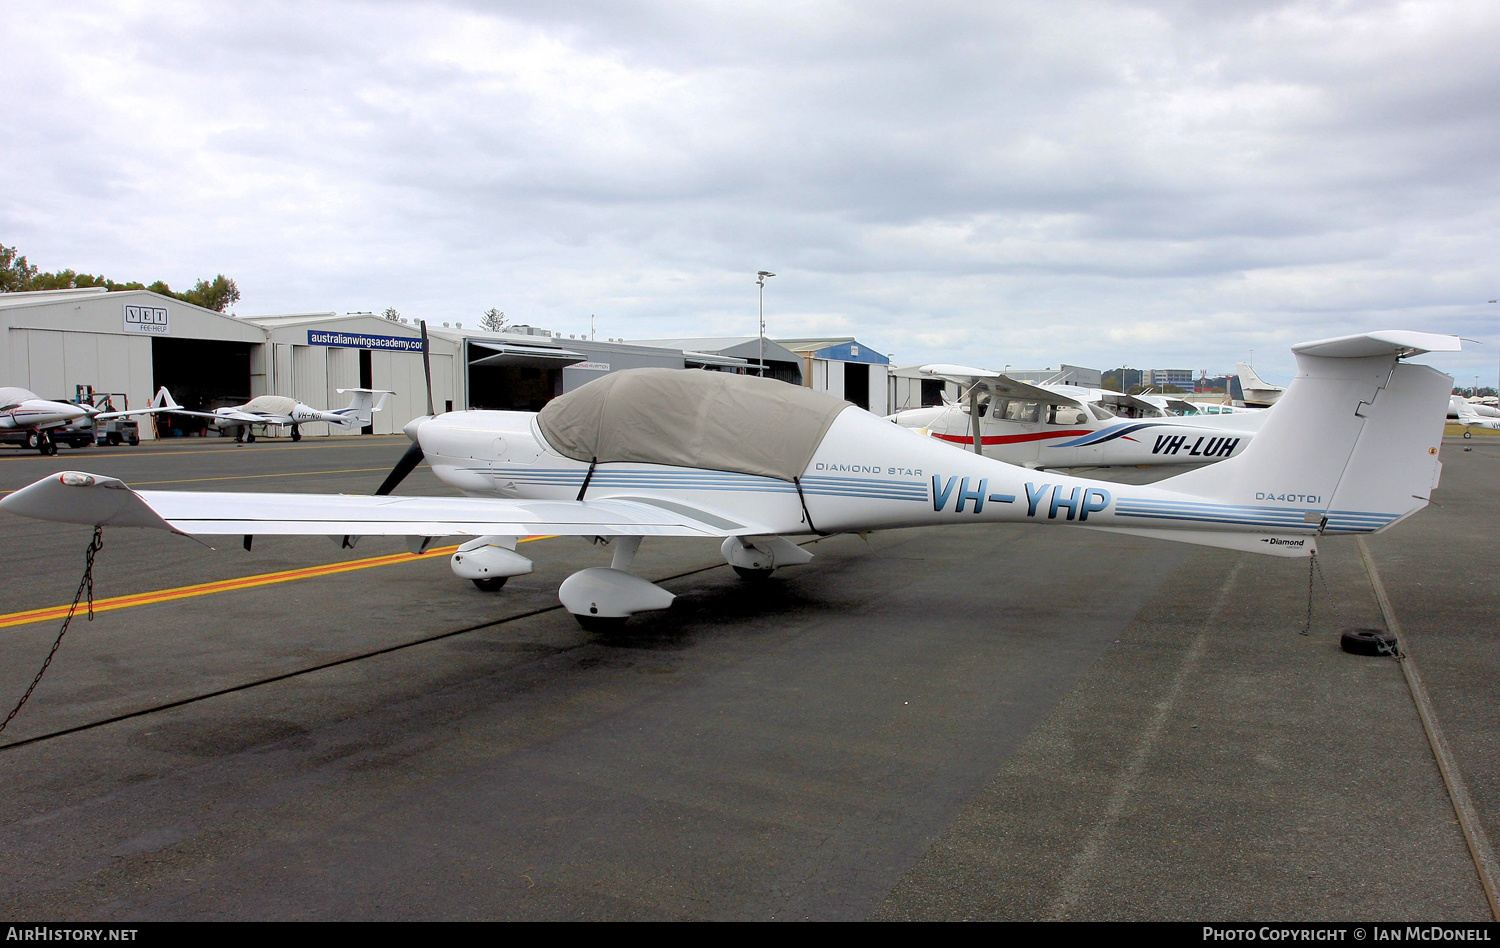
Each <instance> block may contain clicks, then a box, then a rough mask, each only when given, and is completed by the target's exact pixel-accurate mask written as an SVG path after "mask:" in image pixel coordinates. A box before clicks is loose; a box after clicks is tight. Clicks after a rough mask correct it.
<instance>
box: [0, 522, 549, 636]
mask: <svg viewBox="0 0 1500 948" xmlns="http://www.w3.org/2000/svg"><path fill="white" fill-rule="evenodd" d="M545 539H547V537H545V536H535V537H525V538H523V539H522V540H521V542H522V543H529V542H531V541H532V540H545ZM457 549H458V545H457V544H454V545H453V546H442V547H436V548H434V549H431V550H428V551H427V552H426V553H419V554H415V555H413V554H411V553H391V554H388V555H385V556H371V557H368V558H366V559H362V560H346V561H344V562H342V563H326V564H324V565H322V566H304V567H302V568H301V569H287V570H280V571H278V572H275V573H256V574H254V575H252V576H239V577H236V578H234V579H221V580H218V581H216V582H212V583H197V584H195V585H192V586H178V587H176V588H175V589H158V590H156V591H154V592H144V593H135V594H133V595H129V596H112V597H110V598H108V599H95V600H94V611H95V612H108V611H110V610H112V609H129V608H131V607H132V606H150V605H155V604H156V603H159V602H173V601H175V600H178V599H191V598H193V597H194V596H210V595H213V594H214V593H221V592H233V591H235V590H237V589H252V588H254V587H256V586H271V585H275V584H276V583H289V582H293V581H295V580H299V579H313V578H315V577H318V576H332V575H335V574H337V573H352V572H354V571H355V570H360V569H370V568H371V567H375V566H391V565H393V564H395V563H409V562H411V561H412V560H420V559H430V558H432V557H436V556H447V555H449V554H451V553H453V552H454V551H455V550H457ZM78 608H79V610H80V611H83V610H84V608H85V607H84V606H83V605H82V604H80V605H79V607H78ZM68 609H69V607H68V606H48V607H46V608H44V609H29V610H27V611H25V612H10V613H6V614H4V615H0V629H7V628H10V627H11V626H16V625H30V624H31V623H33V622H46V621H48V620H50V619H61V618H62V617H63V616H65V615H67V614H68Z"/></svg>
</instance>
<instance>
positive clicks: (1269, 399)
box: [1234, 362, 1286, 408]
mask: <svg viewBox="0 0 1500 948" xmlns="http://www.w3.org/2000/svg"><path fill="white" fill-rule="evenodd" d="M1234 368H1235V370H1236V372H1237V374H1238V375H1239V377H1240V400H1241V401H1243V402H1244V403H1245V407H1247V408H1270V407H1271V406H1272V405H1274V404H1276V401H1277V399H1279V398H1281V396H1282V394H1283V393H1285V392H1286V389H1285V388H1282V387H1281V386H1280V385H1272V384H1271V383H1270V382H1267V381H1265V380H1264V379H1262V378H1261V377H1260V376H1259V375H1256V374H1255V370H1254V369H1252V368H1250V366H1249V365H1248V364H1247V363H1244V362H1236V363H1235V364H1234Z"/></svg>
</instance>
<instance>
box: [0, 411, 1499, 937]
mask: <svg viewBox="0 0 1500 948" xmlns="http://www.w3.org/2000/svg"><path fill="white" fill-rule="evenodd" d="M405 447H406V441H405V439H403V438H400V437H395V438H381V437H362V438H334V439H307V440H305V441H303V442H301V443H300V444H295V445H294V444H292V443H290V442H285V441H280V442H278V441H265V440H262V441H258V442H257V443H256V444H253V445H240V446H236V445H233V444H232V443H229V442H225V441H217V440H209V441H196V440H195V441H184V442H174V443H161V444H146V445H142V446H140V447H137V448H129V447H121V448H107V449H84V450H83V451H80V452H70V451H69V450H68V449H63V452H62V453H61V454H60V455H59V456H58V457H56V458H41V457H39V456H36V455H33V454H29V453H25V452H21V451H18V450H17V451H0V490H13V489H15V488H17V487H20V486H23V485H24V484H26V483H30V482H31V481H33V480H35V479H37V478H38V477H41V476H43V475H44V474H46V473H48V472H51V471H57V470H64V469H77V470H87V471H93V472H96V473H103V474H110V475H114V476H118V477H121V478H123V479H125V480H126V481H127V483H131V484H133V485H136V486H146V485H150V486H157V487H162V488H168V487H170V488H181V489H216V490H224V489H233V490H241V489H244V490H256V491H269V490H297V491H328V492H337V491H345V492H369V491H371V490H373V489H374V488H375V486H376V485H378V484H379V483H380V481H381V479H382V478H383V476H384V474H385V472H386V470H388V469H389V468H390V466H391V465H392V464H394V463H395V461H396V459H397V457H399V456H400V454H401V452H402V451H403V450H404V448H405ZM1443 460H1444V463H1445V471H1444V477H1443V483H1442V486H1441V488H1440V489H1439V490H1438V492H1437V493H1436V494H1435V495H1434V499H1435V500H1436V501H1437V503H1436V504H1434V505H1433V506H1431V507H1429V508H1428V509H1427V510H1425V511H1423V512H1421V513H1419V514H1417V515H1416V516H1415V517H1413V518H1411V519H1410V520H1408V521H1407V522H1405V523H1403V524H1400V525H1398V526H1397V527H1396V528H1394V529H1393V530H1391V531H1390V532H1388V533H1386V534H1383V535H1381V536H1378V537H1374V538H1370V539H1368V540H1367V541H1366V543H1367V544H1368V547H1369V550H1370V552H1371V554H1372V558H1373V560H1374V562H1375V564H1376V566H1377V569H1378V571H1379V575H1380V577H1381V579H1382V580H1383V582H1384V585H1385V588H1386V591H1387V593H1388V594H1389V597H1390V600H1391V602H1392V605H1393V608H1394V609H1395V611H1396V614H1397V615H1398V617H1399V620H1400V622H1401V624H1402V626H1403V631H1404V633H1405V637H1404V641H1403V644H1404V645H1405V646H1406V647H1407V649H1408V650H1409V653H1410V654H1411V655H1412V656H1413V660H1414V661H1415V662H1416V663H1418V666H1419V667H1420V670H1421V674H1422V677H1423V678H1424V679H1425V681H1426V683H1427V688H1428V690H1429V692H1430V693H1431V697H1432V703H1433V706H1434V710H1435V713H1436V716H1437V719H1438V720H1439V721H1440V722H1441V726H1442V728H1443V730H1444V731H1445V733H1446V734H1447V737H1448V740H1449V741H1450V743H1451V745H1452V747H1453V751H1454V755H1455V758H1456V760H1457V762H1458V764H1459V770H1460V776H1461V778H1462V780H1463V781H1464V783H1465V785H1466V786H1467V788H1468V791H1469V792H1470V793H1471V794H1472V796H1473V798H1474V801H1475V804H1476V808H1477V810H1478V811H1479V814H1480V818H1481V823H1482V826H1481V830H1482V832H1483V833H1484V834H1485V835H1486V836H1487V838H1488V839H1494V838H1495V834H1496V833H1497V832H1500V826H1497V825H1495V820H1496V818H1497V817H1496V814H1497V812H1500V809H1497V807H1500V742H1497V739H1496V737H1495V735H1496V734H1497V733H1500V728H1497V724H1500V721H1497V717H1500V697H1497V694H1496V689H1495V688H1494V687H1493V684H1492V683H1493V681H1494V680H1495V673H1496V670H1497V669H1496V665H1497V657H1496V655H1497V653H1496V641H1495V640H1496V637H1497V630H1496V629H1495V625H1494V622H1493V619H1492V617H1493V616H1494V615H1495V614H1496V607H1497V605H1500V603H1497V599H1500V584H1496V583H1495V582H1494V580H1493V578H1492V577H1493V576H1494V574H1495V569H1496V566H1497V550H1496V548H1495V544H1494V541H1493V537H1494V536H1495V535H1496V532H1497V527H1500V503H1497V500H1496V486H1497V472H1500V468H1497V465H1500V439H1486V438H1475V439H1474V440H1473V441H1464V440H1462V439H1458V438H1450V439H1447V440H1446V441H1445V443H1444V446H1443ZM1116 476H1119V477H1121V478H1122V479H1135V480H1143V479H1151V478H1152V477H1154V476H1155V475H1154V473H1152V472H1142V471H1134V470H1132V471H1125V472H1121V473H1120V474H1118V475H1116ZM401 492H403V493H446V492H447V491H446V489H445V488H444V487H443V486H442V485H441V484H439V483H438V482H437V481H436V479H435V478H433V477H432V475H431V474H430V473H429V472H428V471H427V470H426V468H425V467H424V468H419V469H418V470H417V471H416V472H415V473H413V474H412V476H411V477H410V478H408V480H407V482H406V483H405V484H403V486H402V488H401ZM88 538H89V530H88V529H86V528H68V527H63V528H59V527H56V526H54V525H45V524H40V523H35V522H31V521H23V520H20V519H17V518H13V517H10V516H8V515H0V557H3V562H4V563H5V564H6V565H5V582H4V584H3V587H0V613H3V615H0V701H3V702H4V704H5V707H4V708H3V709H0V714H3V713H4V712H5V711H8V710H9V708H10V706H11V705H12V704H13V703H14V701H15V700H16V699H17V698H19V696H20V695H21V693H22V692H23V691H24V690H25V688H26V686H27V684H28V683H29V682H30V681H31V679H32V676H33V675H34V674H35V673H36V670H37V668H38V667H39V665H40V664H41V662H42V660H43V659H44V658H45V656H46V654H47V650H48V649H49V647H50V646H51V644H52V641H53V639H54V638H55V636H56V634H57V630H58V627H59V625H60V622H61V618H60V617H57V616H53V617H50V618H44V619H40V620H38V621H31V622H25V623H19V620H18V619H16V618H13V617H12V618H10V619H9V620H7V617H11V616H13V614H14V613H18V612H21V611H23V610H31V609H41V608H45V607H54V606H58V605H66V604H67V603H68V602H69V601H70V600H71V599H72V596H73V593H74V590H75V588H76V586H77V583H78V580H79V576H80V573H81V570H82V564H83V549H84V547H85V545H86V543H87V541H88ZM403 549H404V547H403V546H402V545H401V544H399V543H397V542H393V541H379V542H377V541H370V540H367V541H365V542H363V543H361V544H360V545H359V546H358V547H357V548H356V549H354V550H352V551H351V550H340V549H338V548H336V547H335V546H334V545H333V544H332V543H329V542H328V541H326V540H321V539H297V538H263V539H257V541H256V543H255V545H254V548H253V551H251V552H246V551H245V550H243V549H241V547H240V545H239V543H238V542H237V541H234V542H232V543H229V544H227V545H224V546H223V547H221V548H219V549H216V550H211V549H208V548H206V547H204V546H202V545H200V544H198V543H195V542H193V541H190V540H187V539H184V538H180V537H173V536H169V535H165V534H159V533H155V532H151V531H125V530H113V531H107V532H106V535H105V545H104V548H103V550H102V551H101V552H100V553H99V556H98V561H97V567H96V572H95V596H96V597H97V598H98V599H99V600H100V601H101V604H103V601H104V600H108V599H114V598H117V597H126V596H135V597H138V598H137V599H135V600H132V601H128V602H118V603H116V605H117V606H118V607H116V608H111V609H108V610H104V609H101V610H100V611H99V612H98V613H97V614H96V616H95V618H94V620H93V621H92V622H89V621H86V620H85V619H83V618H82V617H80V618H78V619H76V620H75V621H74V623H73V626H72V628H71V630H70V631H69V633H68V636H67V638H66V639H65V641H64V643H63V645H62V647H61V649H60V650H59V652H58V655H57V658H56V660H55V661H54V663H53V665H52V667H51V668H50V670H49V671H48V672H47V675H46V677H45V678H44V680H43V681H42V683H41V685H40V686H39V687H38V688H37V690H36V692H35V694H34V696H33V697H32V699H31V700H30V702H29V703H28V704H27V705H26V707H25V708H24V709H23V710H22V712H21V713H20V715H19V716H18V717H17V718H16V720H15V721H14V722H13V723H12V724H11V725H10V727H9V728H8V729H7V730H6V731H5V732H4V733H3V734H0V791H3V792H0V852H4V853H5V854H6V858H5V859H4V860H0V915H3V916H4V917H5V918H6V919H11V920H28V921H36V920H53V919H55V920H101V921H103V920H144V919H434V918H440V919H446V918H474V919H676V918H685V919H866V918H876V919H934V918H940V919H1046V918H1056V919H1191V920H1205V919H1215V920H1238V919H1247V920H1269V919H1275V920H1330V921H1336V920H1394V921H1411V920H1422V921H1469V920H1487V919H1489V918H1490V915H1489V909H1488V907H1487V904H1486V902H1485V898H1484V895H1483V892H1482V890H1481V888H1480V884H1479V880H1478V876H1477V875H1476V871H1475V867H1474V862H1473V859H1472V858H1471V856H1470V852H1469V849H1468V847H1467V846H1466V844H1465V842H1464V839H1463V837H1462V836H1461V834H1460V831H1459V828H1458V826H1457V823H1456V820H1455V814H1454V809H1453V806H1452V803H1451V802H1450V798H1449V795H1448V793H1447V791H1446V790H1445V788H1444V784H1443V781H1442V778H1441V776H1440V774H1439V772H1438V770H1437V767H1436V765H1435V764H1434V758H1433V754H1432V751H1431V749H1430V748H1429V746H1428V743H1427V739H1426V737H1425V736H1424V732H1423V730H1422V728H1421V725H1420V723H1419V720H1418V716H1417V712H1416V710H1415V708H1414V705H1413V702H1412V698H1411V696H1410V694H1409V693H1408V690H1407V687H1406V684H1405V681H1404V678H1403V676H1402V673H1401V669H1400V666H1399V665H1398V663H1397V662H1396V661H1394V660H1392V659H1389V658H1369V657H1359V656H1353V655H1348V654H1346V653H1344V652H1342V651H1340V649H1339V647H1338V634H1339V631H1340V629H1341V628H1342V627H1344V626H1350V625H1358V626H1368V625H1380V624H1382V623H1381V614H1380V611H1379V608H1378V606H1377V604H1376V600H1375V598H1374V595H1373V593H1372V587H1371V583H1370V579H1369V577H1368V575H1367V573H1366V571H1365V569H1364V567H1363V565H1362V564H1361V560H1360V556H1359V551H1358V548H1357V546H1356V543H1355V541H1354V540H1353V539H1348V538H1338V539H1327V540H1325V541H1324V546H1323V550H1324V552H1323V555H1322V557H1321V559H1322V561H1323V568H1324V571H1325V573H1326V578H1327V582H1328V588H1327V590H1326V591H1325V589H1324V588H1323V587H1322V586H1321V585H1318V584H1315V586H1314V589H1315V593H1316V595H1315V597H1314V615H1313V623H1312V630H1311V634H1309V635H1306V636H1304V635H1301V634H1299V633H1300V631H1301V630H1302V628H1303V625H1304V620H1305V618H1306V613H1307V603H1308V599H1307V590H1308V583H1309V576H1308V572H1307V565H1306V563H1305V562H1303V561H1295V560H1281V559H1272V558H1268V557H1257V556H1253V555H1249V554H1235V553H1229V552H1221V551H1214V550H1207V549H1204V548H1198V547H1190V546H1185V545H1179V544H1169V543H1162V542H1155V541H1149V540H1145V539H1130V538H1124V537H1119V536H1111V535H1105V534H1095V533H1092V532H1089V531H1086V530H1068V529H1048V528H1044V527H1033V526H1022V525H1017V526H1002V527H995V526H989V527H979V528H957V527H955V528H945V529H926V530H900V531H890V532H886V533H877V534H873V535H871V536H868V537H863V538H862V537H857V536H850V537H834V538H830V539H826V540H822V541H819V542H817V543H815V544H814V545H813V546H811V547H810V549H811V550H812V551H813V552H814V553H815V554H816V558H815V560H814V561H813V563H811V564H809V565H807V566H804V567H796V568H791V569H786V570H783V571H780V572H778V573H777V574H776V576H775V577H773V578H772V579H771V580H770V581H768V582H765V583H760V584H750V583H745V582H743V581H741V580H739V579H738V578H737V577H736V576H735V575H734V574H733V572H732V571H731V570H729V568H728V567H727V566H724V565H723V563H722V560H721V559H720V558H719V556H718V552H717V544H716V543H712V542H708V541H676V540H662V541H656V542H651V541H648V542H647V543H646V544H644V545H643V547H642V549H641V553H640V555H639V556H638V558H637V560H636V570H637V571H638V572H640V573H641V574H642V575H644V576H646V577H647V578H648V579H652V580H654V581H659V582H662V583H663V585H665V586H666V587H667V588H668V589H670V590H672V591H673V592H674V593H676V594H677V595H678V599H677V601H676V603H675V604H674V605H673V607H672V608H671V609H670V610H668V611H666V612H662V613H656V614H649V615H643V616H638V617H636V618H635V619H633V620H631V623H630V624H629V625H628V626H627V627H626V631H625V632H624V633H623V634H618V635H614V636H604V637H601V636H598V635H593V634H590V633H586V632H584V631H583V630H582V629H580V628H579V627H578V625H577V624H576V623H575V622H574V620H573V619H572V617H570V616H569V615H568V614H567V613H566V612H564V611H563V610H562V609H561V608H560V607H559V606H558V605H557V599H556V589H557V586H558V584H559V583H560V582H561V581H562V579H563V578H565V577H566V576H567V575H568V574H570V573H571V572H573V571H575V570H577V569H580V568H583V567H586V566H593V565H607V563H608V561H609V557H610V550H609V549H608V548H597V547H592V546H590V545H588V544H587V543H585V542H583V541H580V540H577V539H564V538H556V539H541V540H535V541H532V542H529V543H527V544H525V545H523V546H522V547H521V549H522V551H523V552H525V553H526V554H527V555H528V556H530V557H532V558H533V559H534V560H535V562H536V572H534V573H532V574H530V575H528V576H523V577H518V578H516V579H513V580H511V582H510V583H509V584H508V585H507V586H506V588H505V589H504V590H503V591H501V592H499V593H494V594H486V593H482V592H480V591H478V590H477V589H475V588H474V587H473V586H472V585H470V584H469V583H467V582H464V581H461V580H458V579H456V578H455V577H454V576H453V575H452V573H451V572H450V571H449V569H448V566H447V562H446V560H447V557H446V555H442V554H439V555H436V556H428V557H423V558H415V557H411V556H409V555H405V554H402V555H398V556H391V554H398V553H401V552H402V550H403ZM330 565H332V566H333V567H335V568H336V570H337V571H329V567H330ZM245 577H257V578H255V579H253V580H250V581H246V580H244V578H245ZM193 585H200V588H199V589H196V590H188V591H187V592H188V593H192V594H191V595H189V594H186V593H184V592H181V589H182V587H188V586H193ZM173 590H178V591H177V592H173ZM153 591H154V592H159V593H160V594H161V595H159V596H156V597H140V594H143V593H147V592H153ZM7 621H9V622H10V623H19V624H8V625H7V624H6V623H7ZM100 722H104V723H100ZM4 745H14V746H4Z"/></svg>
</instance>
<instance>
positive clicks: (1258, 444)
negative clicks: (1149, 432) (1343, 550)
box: [1156, 331, 1461, 555]
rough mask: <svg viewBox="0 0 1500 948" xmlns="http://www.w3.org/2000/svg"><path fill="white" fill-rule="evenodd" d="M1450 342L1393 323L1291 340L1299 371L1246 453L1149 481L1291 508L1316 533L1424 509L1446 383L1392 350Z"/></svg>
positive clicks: (1355, 528) (1373, 529)
mask: <svg viewBox="0 0 1500 948" xmlns="http://www.w3.org/2000/svg"><path fill="white" fill-rule="evenodd" d="M1459 348H1461V344H1460V342H1459V339H1458V337H1457V336H1445V335H1436V334H1433V333H1420V332H1399V331H1389V332H1374V333H1365V334H1362V335H1355V336H1341V337H1338V338H1334V339H1320V340H1318V341H1316V342H1308V343H1303V344H1301V345H1298V346H1293V347H1292V352H1293V353H1295V354H1296V357H1297V367H1298V372H1297V377H1296V379H1294V380H1293V382H1292V384H1291V385H1290V386H1289V387H1288V388H1287V391H1286V394H1285V395H1283V396H1282V397H1281V400H1280V401H1278V402H1277V403H1276V407H1275V408H1274V409H1272V410H1271V412H1270V414H1269V415H1268V416H1267V418H1266V421H1265V425H1264V426H1263V427H1262V428H1261V430H1260V433H1259V434H1257V435H1256V436H1255V440H1254V441H1252V442H1250V445H1249V446H1248V447H1247V448H1246V449H1245V451H1244V453H1242V454H1241V455H1239V456H1238V457H1235V458H1230V459H1228V460H1225V461H1220V462H1219V463H1217V464H1213V465H1209V466H1207V467H1203V468H1199V469H1196V470H1193V471H1189V472H1187V473H1185V474H1180V475H1178V476H1176V477H1172V478H1168V479H1167V480H1164V481H1159V482H1157V484H1156V486H1157V487H1160V488H1163V489H1166V490H1173V491H1178V492H1180V493H1184V494H1194V495H1197V496H1199V497H1203V498H1206V499H1208V500H1211V501H1213V502H1215V503H1217V504H1223V505H1231V506H1234V507H1241V508H1259V509H1261V510H1265V511H1267V512H1270V513H1274V514H1276V515H1279V516H1283V517H1294V516H1296V515H1300V516H1301V519H1302V520H1303V521H1304V522H1307V523H1316V524H1318V525H1319V530H1318V532H1319V533H1320V534H1348V533H1354V534H1360V533H1378V532H1380V531H1382V530H1385V529H1386V528H1388V527H1390V526H1391V525H1392V524H1395V523H1397V522H1398V521H1400V520H1402V519H1403V518H1405V517H1408V516H1410V515H1411V514H1413V513H1415V512H1417V511H1418V510H1421V509H1422V508H1423V507H1425V506H1426V505H1427V499H1428V496H1429V495H1430V494H1431V493H1432V489H1433V488H1434V487H1435V486H1436V485H1437V479H1438V472H1439V470H1440V468H1441V465H1440V464H1439V462H1438V456H1437V455H1438V448H1439V446H1440V445H1441V443H1442V438H1443V424H1444V422H1445V418H1446V415H1447V409H1448V397H1449V393H1450V392H1451V391H1452V387H1453V379H1452V378H1451V377H1449V376H1447V375H1444V374H1443V373H1442V372H1439V371H1437V370H1436V369H1433V368H1430V367H1428V366H1424V365H1408V364H1406V363H1403V362H1401V361H1400V360H1401V359H1402V358H1404V357H1406V356H1410V355H1417V354H1420V353H1423V352H1453V351H1457V350H1458V349H1459ZM1174 538H1175V539H1180V540H1187V541H1189V542H1192V538H1190V537H1187V536H1178V537H1174ZM1268 539H1269V541H1270V542H1271V543H1274V538H1268ZM1214 545H1224V546H1230V545H1231V544H1229V543H1224V544H1218V543H1215V544H1214ZM1261 552H1267V551H1266V550H1261ZM1276 552H1282V551H1280V550H1278V551H1276ZM1287 552H1290V549H1288V551H1287ZM1292 555H1297V554H1296V553H1293V554H1292Z"/></svg>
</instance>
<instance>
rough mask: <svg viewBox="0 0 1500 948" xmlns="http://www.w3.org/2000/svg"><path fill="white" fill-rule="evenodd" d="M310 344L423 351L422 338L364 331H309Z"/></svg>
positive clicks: (308, 342) (308, 340) (308, 339)
mask: <svg viewBox="0 0 1500 948" xmlns="http://www.w3.org/2000/svg"><path fill="white" fill-rule="evenodd" d="M307 344H308V345H310V346H339V347H341V348H345V349H390V350H394V351H397V352H421V351H422V340H421V339H414V338H412V337H410V336H371V335H367V334H365V333H362V332H328V331H325V330H321V329H309V330H308V331H307Z"/></svg>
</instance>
